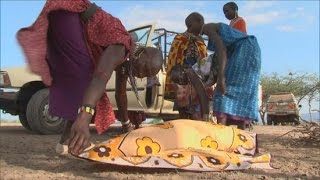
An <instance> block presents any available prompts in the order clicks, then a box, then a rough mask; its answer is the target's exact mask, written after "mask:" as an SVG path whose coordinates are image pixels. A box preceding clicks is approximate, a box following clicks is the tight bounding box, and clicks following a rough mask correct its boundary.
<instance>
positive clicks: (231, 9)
mask: <svg viewBox="0 0 320 180" xmlns="http://www.w3.org/2000/svg"><path fill="white" fill-rule="evenodd" d="M223 13H224V15H225V16H226V18H227V19H228V20H230V24H229V25H230V26H231V27H232V28H235V29H237V30H239V31H241V32H243V33H245V34H247V27H246V22H245V21H244V19H243V18H242V17H240V16H239V15H238V5H237V4H236V3H235V2H228V3H227V4H225V5H224V6H223Z"/></svg>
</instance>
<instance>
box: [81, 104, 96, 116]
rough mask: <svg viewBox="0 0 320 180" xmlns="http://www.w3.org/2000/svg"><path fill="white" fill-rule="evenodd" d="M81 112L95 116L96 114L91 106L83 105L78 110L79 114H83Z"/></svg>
mask: <svg viewBox="0 0 320 180" xmlns="http://www.w3.org/2000/svg"><path fill="white" fill-rule="evenodd" d="M81 112H86V113H89V114H91V115H92V116H93V115H94V113H95V110H94V107H92V106H90V105H83V106H81V107H80V108H79V110H78V113H81Z"/></svg>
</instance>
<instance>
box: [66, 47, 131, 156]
mask: <svg viewBox="0 0 320 180" xmlns="http://www.w3.org/2000/svg"><path fill="white" fill-rule="evenodd" d="M124 58H125V47H124V46H123V45H110V46H108V47H107V48H106V49H105V50H104V52H103V53H102V55H101V57H100V60H99V63H98V64H97V66H96V69H95V70H94V74H93V77H92V80H91V83H90V85H89V87H88V89H87V90H86V92H85V95H84V98H83V101H82V104H83V105H91V106H93V107H94V106H95V105H96V104H97V102H98V100H99V99H100V97H101V96H102V95H103V93H104V91H105V87H106V84H107V82H108V81H109V79H110V77H111V75H112V72H113V70H114V69H115V68H116V67H117V66H118V65H119V64H121V63H122V61H123V59H124ZM91 119H92V115H91V114H89V113H86V112H80V113H79V115H78V117H77V119H76V121H75V123H74V124H73V126H72V128H71V133H70V142H69V152H71V153H72V154H75V155H78V154H79V153H80V152H82V151H83V150H84V149H85V148H86V147H87V146H88V145H89V139H90V132H89V124H90V122H91Z"/></svg>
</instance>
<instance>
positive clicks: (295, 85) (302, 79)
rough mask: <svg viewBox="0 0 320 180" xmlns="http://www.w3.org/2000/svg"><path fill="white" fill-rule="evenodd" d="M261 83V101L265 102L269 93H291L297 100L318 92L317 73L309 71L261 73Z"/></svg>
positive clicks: (319, 88) (319, 84) (319, 89)
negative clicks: (286, 73) (283, 73)
mask: <svg viewBox="0 0 320 180" xmlns="http://www.w3.org/2000/svg"><path fill="white" fill-rule="evenodd" d="M261 85H262V89H263V102H266V101H267V100H268V98H269V96H270V95H271V94H273V93H279V92H291V93H293V94H294V95H295V97H296V98H297V99H298V102H300V100H301V99H303V98H305V97H306V96H309V95H311V94H312V95H314V94H319V93H320V81H319V75H317V74H310V73H289V74H288V75H279V74H277V73H272V74H262V76H261Z"/></svg>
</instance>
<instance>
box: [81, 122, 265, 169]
mask: <svg viewBox="0 0 320 180" xmlns="http://www.w3.org/2000/svg"><path fill="white" fill-rule="evenodd" d="M256 153H257V143H256V134H255V133H250V132H246V131H242V130H240V129H237V128H233V127H228V126H222V125H216V124H213V123H210V122H204V121H193V120H184V119H180V120H174V121H168V122H165V123H161V124H155V125H151V126H147V127H143V128H140V129H137V130H134V131H131V132H129V133H126V134H123V135H121V136H119V137H116V138H112V139H109V140H107V141H105V142H102V143H99V144H97V145H95V147H93V148H92V149H89V150H87V151H85V152H83V153H82V154H80V155H79V157H81V158H84V159H87V160H91V161H97V162H102V163H107V164H115V165H122V166H135V167H145V168H171V169H185V170H192V171H227V170H242V169H248V168H260V169H271V166H270V160H271V157H270V155H269V154H262V155H259V156H256Z"/></svg>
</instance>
